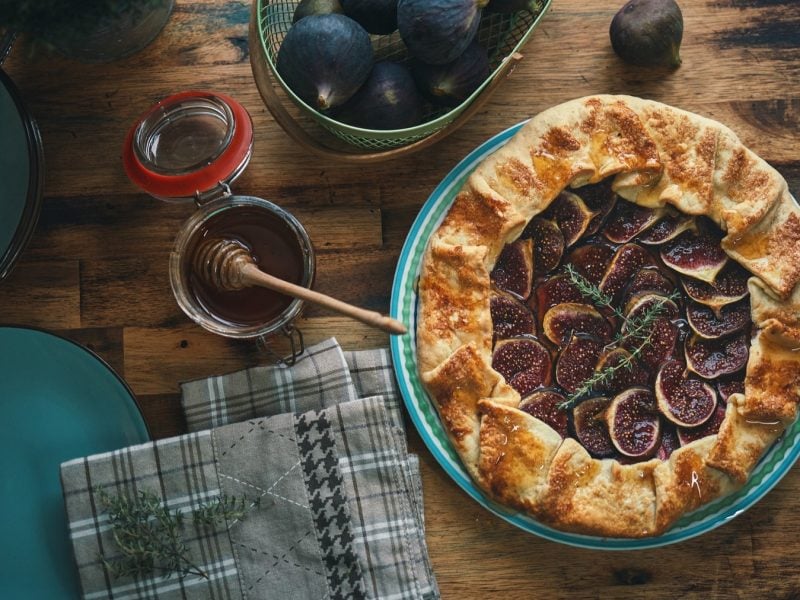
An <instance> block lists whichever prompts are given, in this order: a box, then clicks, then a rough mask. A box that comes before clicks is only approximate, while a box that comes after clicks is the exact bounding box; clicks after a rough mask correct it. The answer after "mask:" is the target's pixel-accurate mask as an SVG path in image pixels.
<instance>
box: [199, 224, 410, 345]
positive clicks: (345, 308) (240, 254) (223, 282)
mask: <svg viewBox="0 0 800 600" xmlns="http://www.w3.org/2000/svg"><path fill="white" fill-rule="evenodd" d="M192 267H193V268H194V271H195V273H196V274H197V275H198V276H199V277H200V278H202V279H203V281H205V282H206V283H207V284H209V285H213V286H214V287H216V288H217V289H220V290H224V291H236V290H241V289H242V288H246V287H251V286H261V287H265V288H268V289H270V290H273V291H276V292H279V293H281V294H285V295H286V296H291V297H292V298H298V299H299V300H303V301H305V302H309V303H311V304H316V305H318V306H322V307H324V308H327V309H330V310H332V311H334V312H338V313H340V314H343V315H346V316H348V317H351V318H353V319H355V320H357V321H361V322H362V323H365V324H366V325H369V326H371V327H377V328H378V329H382V330H383V331H386V332H388V333H392V334H403V333H406V332H407V331H408V330H407V329H406V326H405V325H403V324H402V323H401V322H400V321H398V320H396V319H393V318H391V317H388V316H386V315H382V314H381V313H379V312H376V311H374V310H366V309H364V308H359V307H358V306H353V305H352V304H348V303H347V302H343V301H342V300H337V299H336V298H332V297H331V296H328V295H326V294H321V293H319V292H315V291H314V290H310V289H308V288H305V287H302V286H299V285H295V284H294V283H290V282H288V281H286V280H284V279H280V278H278V277H275V276H274V275H270V274H269V273H265V272H264V271H262V270H261V269H259V268H258V265H256V262H255V260H254V259H253V255H252V254H251V253H250V250H249V248H247V246H245V245H244V244H242V243H241V242H239V241H236V240H227V239H221V238H211V239H208V240H205V241H204V242H202V243H201V244H200V246H199V247H198V249H197V252H195V257H194V261H193V263H192Z"/></svg>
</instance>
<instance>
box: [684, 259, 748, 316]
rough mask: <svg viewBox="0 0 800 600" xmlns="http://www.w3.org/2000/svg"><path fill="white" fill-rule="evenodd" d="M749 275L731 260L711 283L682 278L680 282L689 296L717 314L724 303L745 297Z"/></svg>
mask: <svg viewBox="0 0 800 600" xmlns="http://www.w3.org/2000/svg"><path fill="white" fill-rule="evenodd" d="M749 277H750V274H749V273H748V272H747V271H745V270H744V269H743V268H742V267H741V266H740V265H738V264H737V263H735V262H733V261H731V262H730V263H729V266H727V267H726V268H724V269H723V270H722V271H720V273H719V275H717V278H716V279H715V280H714V282H713V283H705V282H703V281H696V280H694V279H683V278H682V279H681V284H682V285H683V289H684V290H685V291H686V295H687V296H689V298H691V299H692V300H694V301H695V302H699V303H700V304H702V305H704V306H708V307H709V308H710V309H711V310H713V311H714V313H715V314H719V311H720V309H721V308H722V307H723V306H725V305H726V304H733V303H734V302H738V301H739V300H743V299H744V298H746V297H747V295H748V294H749V290H748V289H747V279H748V278H749Z"/></svg>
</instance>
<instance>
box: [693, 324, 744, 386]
mask: <svg viewBox="0 0 800 600" xmlns="http://www.w3.org/2000/svg"><path fill="white" fill-rule="evenodd" d="M747 338H748V336H747V335H746V334H745V333H740V334H739V335H736V336H734V337H731V338H727V339H722V340H706V339H703V338H701V337H700V336H699V335H693V336H692V337H691V338H689V340H688V341H687V342H686V345H685V346H684V350H685V353H686V366H687V367H688V368H689V370H690V371H692V372H693V373H697V374H698V375H700V377H703V378H704V379H714V378H715V377H720V376H722V375H730V374H731V373H736V372H737V371H739V370H741V369H742V368H744V366H745V365H746V364H747V357H748V356H749V354H750V349H749V348H748V345H747V342H748V339H747Z"/></svg>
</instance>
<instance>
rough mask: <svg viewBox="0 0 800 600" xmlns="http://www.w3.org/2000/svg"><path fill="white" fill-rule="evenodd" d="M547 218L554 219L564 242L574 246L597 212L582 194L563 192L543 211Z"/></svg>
mask: <svg viewBox="0 0 800 600" xmlns="http://www.w3.org/2000/svg"><path fill="white" fill-rule="evenodd" d="M542 216H543V217H545V218H547V219H553V220H554V221H555V222H556V223H557V224H558V228H559V229H560V230H561V233H562V234H563V235H564V243H565V244H566V245H567V246H572V245H573V244H574V243H575V242H577V241H578V240H579V239H581V237H583V234H584V233H586V229H587V228H588V227H589V222H590V221H591V220H592V217H594V216H595V213H594V212H593V211H592V210H591V209H589V207H588V206H586V204H585V203H584V201H583V200H581V198H580V196H578V195H577V194H573V193H572V192H561V193H560V194H559V195H558V197H557V198H556V199H555V200H553V203H552V204H550V206H548V207H547V210H545V211H544V213H542Z"/></svg>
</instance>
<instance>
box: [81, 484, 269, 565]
mask: <svg viewBox="0 0 800 600" xmlns="http://www.w3.org/2000/svg"><path fill="white" fill-rule="evenodd" d="M96 493H97V497H98V498H99V500H100V505H101V506H102V507H103V509H104V510H105V512H106V513H108V519H109V522H110V523H111V531H112V535H113V537H114V542H115V544H116V546H117V550H118V551H119V554H120V555H119V556H115V557H112V558H107V557H104V556H101V557H100V559H101V561H102V562H103V565H104V566H105V567H106V568H107V569H108V570H109V572H110V573H111V574H112V575H113V576H114V577H125V576H141V575H148V574H150V573H153V572H161V573H164V574H165V575H167V576H171V575H173V574H177V575H178V576H179V577H186V576H187V575H198V576H200V577H203V578H204V579H208V574H207V573H206V572H205V571H203V570H202V569H201V568H200V567H198V566H197V565H196V564H195V563H194V562H193V560H192V557H191V554H190V552H189V548H188V547H187V546H186V544H185V543H184V542H183V536H182V533H183V530H184V526H185V522H186V521H185V517H184V513H182V512H181V511H180V510H170V509H168V508H167V507H166V506H164V504H163V503H162V502H161V500H160V499H159V498H158V496H156V495H155V494H153V493H152V492H148V491H145V490H142V491H140V492H139V494H138V495H137V496H134V497H127V496H112V495H110V494H109V493H108V492H106V491H105V490H103V489H98V490H97V491H96ZM252 505H253V506H257V505H258V500H256V501H254V502H252ZM248 508H249V507H248V506H247V500H246V498H245V497H244V496H242V497H240V498H239V497H235V496H226V495H222V496H219V497H217V498H215V499H214V500H212V501H211V502H209V503H207V504H203V505H201V506H200V507H199V508H196V509H194V510H193V511H192V513H191V516H192V521H193V523H194V525H195V526H205V527H217V526H219V525H221V524H230V523H233V522H235V521H239V520H242V519H244V518H245V515H246V513H247V510H248Z"/></svg>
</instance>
